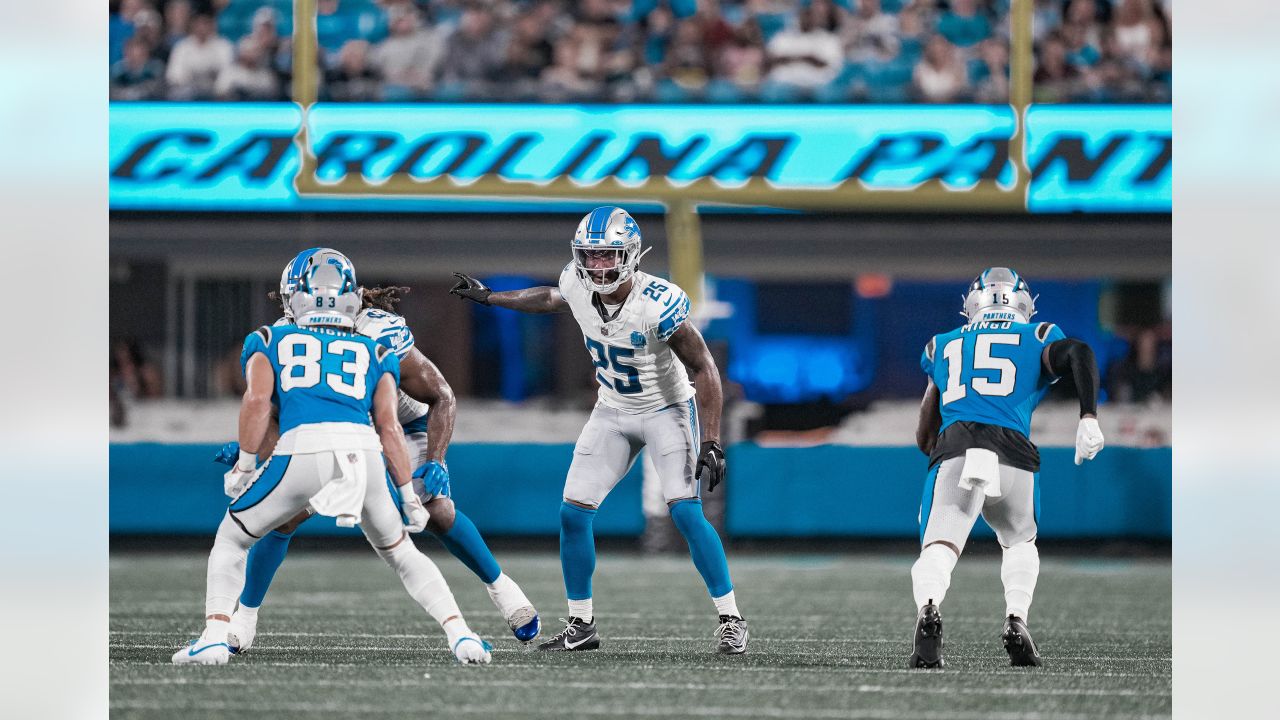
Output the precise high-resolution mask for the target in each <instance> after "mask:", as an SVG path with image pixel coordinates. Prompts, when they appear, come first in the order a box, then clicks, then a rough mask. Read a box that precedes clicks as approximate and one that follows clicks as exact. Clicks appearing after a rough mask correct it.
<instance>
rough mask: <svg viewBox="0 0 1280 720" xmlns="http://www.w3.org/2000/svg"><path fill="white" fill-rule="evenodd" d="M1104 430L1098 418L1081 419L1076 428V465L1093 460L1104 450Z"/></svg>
mask: <svg viewBox="0 0 1280 720" xmlns="http://www.w3.org/2000/svg"><path fill="white" fill-rule="evenodd" d="M1102 445H1103V440H1102V429H1101V428H1099V427H1098V419H1097V418H1091V417H1087V418H1080V424H1079V425H1078V426H1077V427H1076V464H1077V465H1079V464H1081V463H1083V462H1084V461H1085V460H1092V459H1093V458H1094V457H1095V456H1096V455H1097V454H1098V451H1100V450H1102Z"/></svg>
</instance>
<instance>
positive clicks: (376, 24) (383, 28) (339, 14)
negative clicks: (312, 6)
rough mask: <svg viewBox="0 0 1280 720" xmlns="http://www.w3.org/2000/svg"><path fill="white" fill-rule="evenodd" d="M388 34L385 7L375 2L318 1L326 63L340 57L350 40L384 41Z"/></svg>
mask: <svg viewBox="0 0 1280 720" xmlns="http://www.w3.org/2000/svg"><path fill="white" fill-rule="evenodd" d="M386 33H387V19H386V17H385V15H384V14H383V11H382V8H379V7H378V6H377V5H374V4H373V3H371V2H368V3H360V2H352V1H351V0H345V1H343V0H317V2H316V42H317V43H319V45H320V49H321V51H322V52H323V53H324V56H325V58H326V62H329V61H330V60H331V59H332V58H336V57H337V55H338V51H339V50H341V49H342V46H343V44H345V43H346V42H347V41H348V40H368V41H370V42H375V41H378V40H381V39H382V38H383V37H384V36H385V35H386Z"/></svg>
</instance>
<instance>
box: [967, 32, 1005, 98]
mask: <svg viewBox="0 0 1280 720" xmlns="http://www.w3.org/2000/svg"><path fill="white" fill-rule="evenodd" d="M969 79H970V84H971V85H972V87H973V101H974V102H977V103H989V104H995V103H1007V102H1009V46H1008V45H1006V44H1005V42H1004V41H1003V40H999V39H997V38H993V37H992V38H987V39H986V40H983V41H982V42H981V43H980V44H979V45H978V58H977V59H976V60H975V61H974V62H973V63H972V65H971V66H970V71H969Z"/></svg>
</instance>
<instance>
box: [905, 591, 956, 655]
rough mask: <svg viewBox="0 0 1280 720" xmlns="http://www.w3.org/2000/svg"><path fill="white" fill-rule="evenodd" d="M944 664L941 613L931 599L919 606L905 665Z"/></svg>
mask: <svg viewBox="0 0 1280 720" xmlns="http://www.w3.org/2000/svg"><path fill="white" fill-rule="evenodd" d="M946 664H947V663H946V661H945V660H943V659H942V615H941V614H940V613H939V612H938V606H937V605H934V604H933V600H932V599H931V600H929V602H928V603H926V604H925V606H924V607H922V608H920V615H919V617H917V618H916V632H915V638H914V646H913V648H912V651H911V660H910V661H909V662H908V665H907V667H910V668H913V669H914V668H941V667H944V666H945V665H946Z"/></svg>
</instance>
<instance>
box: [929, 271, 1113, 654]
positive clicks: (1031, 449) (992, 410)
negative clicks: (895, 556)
mask: <svg viewBox="0 0 1280 720" xmlns="http://www.w3.org/2000/svg"><path fill="white" fill-rule="evenodd" d="M1035 313H1036V309H1035V298H1033V297H1032V295H1031V290H1030V288H1028V287H1027V283H1026V281H1024V280H1023V279H1022V278H1021V277H1019V276H1018V274H1017V273H1016V272H1014V271H1013V270H1010V269H1009V268H1003V267H994V268H989V269H987V270H984V271H983V272H982V274H981V275H979V276H978V277H977V278H976V279H975V280H974V281H973V283H972V284H971V285H970V286H969V292H968V294H967V295H966V296H965V301H964V310H963V311H962V312H961V314H962V315H964V316H965V317H966V318H967V320H968V321H967V322H966V323H965V324H964V325H962V326H961V327H958V328H956V329H955V330H952V331H951V332H947V333H943V334H941V335H936V336H934V337H933V338H932V339H930V340H929V343H928V344H927V345H926V346H925V349H924V354H923V356H922V357H921V359H920V366H921V368H923V369H924V372H925V374H926V375H928V376H929V383H928V387H927V388H926V390H925V395H924V400H923V402H922V403H921V406H920V421H919V424H918V426H917V428H916V443H917V444H918V445H919V447H920V450H921V451H923V452H924V453H925V454H927V455H928V456H929V473H928V475H927V477H926V480H925V486H924V496H923V499H922V501H921V504H920V544H921V547H922V549H921V551H920V557H919V559H918V560H916V562H915V564H914V565H913V566H912V568H911V583H912V592H913V594H914V596H915V601H916V607H917V609H918V613H917V618H916V628H915V635H914V647H913V649H912V653H911V658H910V661H909V665H910V666H911V667H913V668H940V667H942V666H943V665H944V661H943V657H942V616H941V614H940V613H939V611H938V606H939V605H941V604H942V600H943V598H944V597H945V596H946V593H947V587H948V586H949V585H950V584H951V571H952V570H953V569H954V568H955V565H956V561H957V560H958V559H959V557H960V553H961V552H963V551H964V545H965V541H966V540H967V539H968V537H969V532H970V530H971V529H972V528H973V524H974V522H976V521H977V519H978V515H979V514H981V515H982V517H983V519H984V520H986V521H987V524H988V525H990V526H991V528H992V529H993V530H995V533H996V538H997V540H998V541H999V542H1000V546H1001V547H1002V548H1003V552H1004V557H1003V559H1002V561H1001V566H1000V579H1001V580H1002V581H1003V583H1004V596H1005V604H1006V608H1005V623H1004V632H1003V634H1002V635H1001V639H1002V641H1003V643H1004V647H1005V650H1006V651H1007V652H1008V653H1009V661H1010V664H1012V665H1014V666H1035V665H1040V664H1041V658H1040V653H1039V651H1038V650H1037V649H1036V644H1035V641H1034V640H1032V638H1031V633H1030V631H1028V629H1027V613H1028V611H1029V610H1030V608H1031V596H1032V594H1033V593H1034V591H1035V587H1036V578H1037V577H1038V575H1039V573H1040V555H1039V553H1038V551H1037V550H1036V542H1035V541H1036V531H1037V521H1038V518H1039V510H1040V502H1039V488H1038V487H1037V484H1038V480H1039V471H1040V451H1039V450H1037V449H1036V446H1035V444H1034V443H1032V442H1031V413H1032V412H1033V411H1034V410H1035V408H1036V406H1037V405H1038V404H1039V403H1040V401H1041V400H1042V399H1043V398H1044V396H1045V393H1047V392H1048V390H1049V386H1050V385H1051V384H1053V383H1054V382H1057V380H1058V379H1059V378H1062V377H1070V378H1071V379H1072V381H1073V382H1074V384H1075V387H1076V389H1077V392H1078V395H1079V400H1080V424H1079V426H1078V428H1077V431H1076V456H1075V461H1076V464H1077V465H1079V464H1080V463H1082V462H1083V461H1085V460H1091V459H1093V457H1094V456H1095V455H1097V454H1098V451H1100V450H1101V449H1102V445H1103V438H1102V431H1101V430H1100V429H1099V428H1098V365H1097V362H1096V361H1095V360H1094V356H1093V351H1092V350H1090V349H1089V346H1088V345H1086V344H1085V343H1083V342H1081V341H1080V340H1075V339H1072V338H1068V337H1066V335H1064V334H1063V332H1062V330H1060V329H1058V327H1057V326H1056V325H1054V324H1052V323H1047V322H1042V323H1032V322H1031V318H1032V317H1033V316H1034V315H1035Z"/></svg>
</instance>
